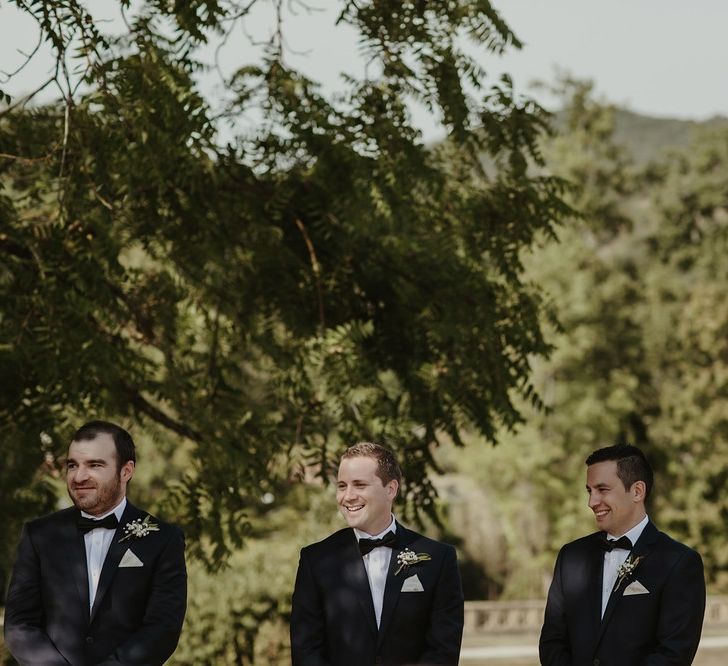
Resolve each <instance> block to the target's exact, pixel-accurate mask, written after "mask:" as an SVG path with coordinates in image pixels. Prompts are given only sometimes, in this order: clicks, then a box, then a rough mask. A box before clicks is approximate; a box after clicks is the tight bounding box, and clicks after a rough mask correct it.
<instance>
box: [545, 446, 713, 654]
mask: <svg viewBox="0 0 728 666" xmlns="http://www.w3.org/2000/svg"><path fill="white" fill-rule="evenodd" d="M586 464H587V471H586V490H587V493H588V496H589V508H590V509H591V510H592V511H593V512H594V517H595V519H596V523H597V528H598V530H599V531H598V532H596V533H594V534H591V535H589V536H587V537H583V538H581V539H578V540H577V541H573V542H571V543H569V544H567V545H566V546H564V547H563V548H562V549H561V552H560V553H559V555H558V558H557V560H556V567H555V569H554V577H553V580H552V582H551V588H550V590H549V595H548V600H547V603H546V613H545V616H544V624H543V628H542V630H541V639H540V641H539V652H540V656H541V664H543V665H544V666H583V665H585V664H589V665H592V666H648V665H649V666H668V665H669V666H687V665H688V664H691V663H692V662H693V658H694V657H695V652H696V651H697V649H698V643H699V642H700V633H701V630H702V626H703V614H704V612H705V581H704V578H703V563H702V560H701V558H700V555H698V553H696V552H695V551H694V550H691V549H690V548H688V547H687V546H684V545H683V544H681V543H678V542H677V541H675V540H673V539H671V538H670V537H669V536H667V535H666V534H664V533H663V532H659V531H658V530H657V528H656V527H655V526H654V524H653V523H652V522H651V521H650V520H649V518H648V516H647V512H646V509H645V501H646V500H647V498H648V497H649V495H650V492H651V490H652V483H653V474H652V468H651V467H650V464H649V462H648V461H647V458H646V457H645V455H644V454H643V453H642V451H641V450H640V449H638V448H637V447H636V446H628V445H620V446H610V447H606V448H603V449H599V450H598V451H595V452H594V453H592V454H591V455H590V456H589V457H588V458H587V460H586Z"/></svg>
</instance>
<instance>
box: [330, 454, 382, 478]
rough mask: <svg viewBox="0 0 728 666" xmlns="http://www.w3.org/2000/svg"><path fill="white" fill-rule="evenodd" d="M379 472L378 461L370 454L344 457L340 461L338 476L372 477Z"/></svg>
mask: <svg viewBox="0 0 728 666" xmlns="http://www.w3.org/2000/svg"><path fill="white" fill-rule="evenodd" d="M376 473H377V461H376V460H375V459H374V458H370V457H368V456H355V457H351V458H344V459H343V460H342V461H341V462H340V463H339V473H338V477H339V478H341V477H342V476H346V477H359V478H370V477H371V476H372V475H376Z"/></svg>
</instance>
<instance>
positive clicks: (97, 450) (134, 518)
mask: <svg viewBox="0 0 728 666" xmlns="http://www.w3.org/2000/svg"><path fill="white" fill-rule="evenodd" d="M135 461H136V453H135V447H134V442H133V440H132V438H131V436H130V435H129V433H128V432H127V431H126V430H124V429H123V428H121V427H119V426H117V425H115V424H113V423H109V422H106V421H92V422H90V423H87V424H86V425H84V426H82V427H81V428H79V430H77V431H76V433H75V434H74V436H73V440H72V442H71V445H70V446H69V448H68V457H67V462H66V483H67V487H68V494H69V495H70V497H71V500H72V501H73V504H74V506H73V507H71V508H69V509H64V510H63V511H58V512H56V513H53V514H51V515H49V516H45V517H43V518H39V519H38V520H34V521H32V522H30V523H28V524H27V525H25V527H24V528H23V533H22V535H21V539H20V546H19V548H18V555H17V559H16V562H15V567H14V569H13V574H12V577H11V580H10V588H9V590H8V595H7V602H6V606H5V643H6V645H7V647H8V649H9V650H10V652H11V653H12V655H13V656H14V657H15V659H17V661H18V663H19V664H20V665H21V666H26V665H27V666H31V665H33V666H36V665H37V666H41V665H42V666H69V664H70V665H71V666H92V665H97V664H99V665H104V666H111V665H112V664H117V665H119V664H125V665H129V666H132V665H138V666H142V665H144V666H156V665H158V664H163V663H164V662H165V661H166V660H167V659H168V658H169V656H170V655H171V654H172V652H174V649H175V647H176V646H177V641H178V639H179V635H180V631H181V629H182V621H183V619H184V615H185V608H186V597H187V575H186V571H185V560H184V539H183V536H182V532H181V531H180V530H179V529H177V528H176V527H172V526H171V525H167V524H166V523H163V522H161V521H159V520H158V519H156V518H154V517H152V516H150V515H149V514H147V513H146V512H144V511H141V510H139V509H137V508H136V507H135V506H133V505H132V504H131V503H130V502H128V501H127V499H126V488H127V485H128V483H129V481H131V478H132V476H133V475H134V469H135V465H136V462H135Z"/></svg>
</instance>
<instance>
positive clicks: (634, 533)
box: [609, 515, 650, 546]
mask: <svg viewBox="0 0 728 666" xmlns="http://www.w3.org/2000/svg"><path fill="white" fill-rule="evenodd" d="M649 520H650V517H649V516H647V515H646V516H645V517H644V518H643V519H642V520H640V522H639V523H637V524H636V525H635V526H634V527H633V528H632V529H631V530H628V531H627V532H626V533H625V534H623V535H620V536H626V537H628V538H629V540H630V541H631V542H632V545H633V546H634V544H636V543H637V539H639V538H640V536H641V535H642V531H643V530H644V529H645V527H646V526H647V523H648V522H649ZM609 538H610V539H618V538H619V537H615V536H614V535H613V534H611V533H610V534H609Z"/></svg>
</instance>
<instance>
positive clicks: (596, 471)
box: [586, 460, 617, 484]
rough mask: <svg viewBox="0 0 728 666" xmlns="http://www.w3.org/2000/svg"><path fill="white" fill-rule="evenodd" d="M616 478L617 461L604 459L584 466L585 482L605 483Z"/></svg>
mask: <svg viewBox="0 0 728 666" xmlns="http://www.w3.org/2000/svg"><path fill="white" fill-rule="evenodd" d="M616 478H617V461H616V460H604V461H602V462H598V463H594V464H593V465H589V466H588V467H587V468H586V479H587V484H589V483H592V484H598V483H607V482H610V481H614V479H616Z"/></svg>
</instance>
